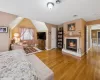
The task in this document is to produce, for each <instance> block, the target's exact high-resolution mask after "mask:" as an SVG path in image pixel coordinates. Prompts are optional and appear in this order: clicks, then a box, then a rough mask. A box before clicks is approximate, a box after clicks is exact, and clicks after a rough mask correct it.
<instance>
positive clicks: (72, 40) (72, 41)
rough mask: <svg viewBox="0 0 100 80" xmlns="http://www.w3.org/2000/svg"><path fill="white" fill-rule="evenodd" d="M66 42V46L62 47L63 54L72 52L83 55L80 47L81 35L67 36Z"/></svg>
mask: <svg viewBox="0 0 100 80" xmlns="http://www.w3.org/2000/svg"><path fill="white" fill-rule="evenodd" d="M64 42H65V44H64V48H63V49H62V51H63V54H72V55H75V56H79V57H81V56H82V55H83V54H82V51H81V48H80V38H79V37H65V38H64Z"/></svg>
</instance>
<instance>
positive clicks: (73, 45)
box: [66, 39, 77, 52]
mask: <svg viewBox="0 0 100 80" xmlns="http://www.w3.org/2000/svg"><path fill="white" fill-rule="evenodd" d="M66 49H67V50H71V51H75V52H77V39H66Z"/></svg>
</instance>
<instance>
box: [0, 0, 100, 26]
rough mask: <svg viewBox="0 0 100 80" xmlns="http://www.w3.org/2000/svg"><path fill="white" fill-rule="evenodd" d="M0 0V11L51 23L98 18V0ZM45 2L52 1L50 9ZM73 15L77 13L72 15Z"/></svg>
mask: <svg viewBox="0 0 100 80" xmlns="http://www.w3.org/2000/svg"><path fill="white" fill-rule="evenodd" d="M55 1H56V0H0V11H3V12H7V13H11V14H15V15H18V16H22V17H26V18H29V19H32V20H38V21H43V22H47V23H52V24H62V23H63V22H66V21H71V20H74V19H78V18H83V19H84V20H86V21H90V20H95V19H100V0H61V3H60V4H56V3H55ZM47 2H54V3H55V6H54V8H53V9H52V10H49V9H48V8H47ZM73 15H77V16H76V17H73Z"/></svg>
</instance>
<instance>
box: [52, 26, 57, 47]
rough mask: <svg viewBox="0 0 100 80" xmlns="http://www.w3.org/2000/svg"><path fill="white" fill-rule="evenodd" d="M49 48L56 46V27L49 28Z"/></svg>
mask: <svg viewBox="0 0 100 80" xmlns="http://www.w3.org/2000/svg"><path fill="white" fill-rule="evenodd" d="M51 48H56V28H53V27H52V28H51Z"/></svg>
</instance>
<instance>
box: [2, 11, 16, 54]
mask: <svg viewBox="0 0 100 80" xmlns="http://www.w3.org/2000/svg"><path fill="white" fill-rule="evenodd" d="M15 18H16V16H15V15H11V14H8V13H4V12H0V27H2V26H6V27H9V24H10V23H11V22H12V21H13V20H14V19H15ZM9 41H10V40H9V28H8V33H0V52H2V51H7V50H8V49H9Z"/></svg>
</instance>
